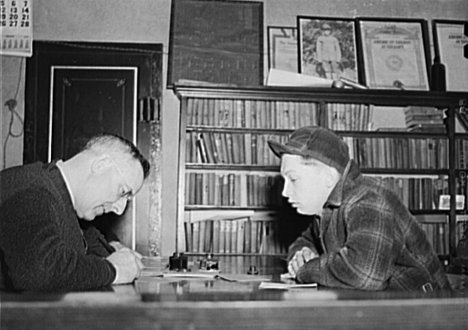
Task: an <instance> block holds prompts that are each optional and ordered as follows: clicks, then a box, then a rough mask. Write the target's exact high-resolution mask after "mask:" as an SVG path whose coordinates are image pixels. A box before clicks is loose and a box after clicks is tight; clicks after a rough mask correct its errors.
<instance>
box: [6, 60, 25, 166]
mask: <svg viewBox="0 0 468 330" xmlns="http://www.w3.org/2000/svg"><path fill="white" fill-rule="evenodd" d="M24 61H25V60H24V58H21V59H20V65H19V72H18V82H17V84H16V91H15V94H14V96H13V98H12V99H9V100H8V101H6V102H5V104H4V106H7V107H8V110H10V112H11V117H10V124H9V126H8V134H7V136H6V138H5V142H4V144H3V168H2V169H5V168H6V154H7V152H6V151H7V150H6V149H7V145H8V140H9V139H10V136H11V137H13V138H18V137H20V136H21V135H23V132H24V120H23V118H21V116H20V114H19V113H18V111H17V110H16V107H17V106H18V101H17V98H18V93H19V88H20V84H21V74H22V72H23V63H24ZM15 116H16V117H17V118H18V120H19V121H20V123H21V131H20V132H19V133H16V134H15V133H14V132H13V124H14V122H15Z"/></svg>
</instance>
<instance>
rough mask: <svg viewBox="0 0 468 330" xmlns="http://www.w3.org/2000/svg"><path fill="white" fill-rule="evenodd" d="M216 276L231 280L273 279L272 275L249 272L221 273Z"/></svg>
mask: <svg viewBox="0 0 468 330" xmlns="http://www.w3.org/2000/svg"><path fill="white" fill-rule="evenodd" d="M216 278H219V279H221V280H225V281H229V282H259V281H269V280H271V276H261V275H249V274H219V275H218V276H216Z"/></svg>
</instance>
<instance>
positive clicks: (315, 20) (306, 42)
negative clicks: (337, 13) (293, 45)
mask: <svg viewBox="0 0 468 330" xmlns="http://www.w3.org/2000/svg"><path fill="white" fill-rule="evenodd" d="M297 28H298V58H299V61H298V63H299V72H300V73H302V74H306V75H311V76H315V77H319V78H326V79H330V80H338V79H339V78H341V77H343V78H347V79H349V80H352V81H355V82H358V81H359V63H358V58H357V51H356V50H357V48H356V23H355V20H354V19H353V18H342V17H321V16H297Z"/></svg>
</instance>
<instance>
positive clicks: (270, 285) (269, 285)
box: [259, 282, 317, 290]
mask: <svg viewBox="0 0 468 330" xmlns="http://www.w3.org/2000/svg"><path fill="white" fill-rule="evenodd" d="M316 287H317V283H309V284H299V283H279V282H262V283H260V286H259V288H260V289H277V290H289V289H301V288H316Z"/></svg>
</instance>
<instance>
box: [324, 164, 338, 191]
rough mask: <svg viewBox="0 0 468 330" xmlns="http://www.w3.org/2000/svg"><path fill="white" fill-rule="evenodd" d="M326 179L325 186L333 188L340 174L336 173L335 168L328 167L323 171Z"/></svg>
mask: <svg viewBox="0 0 468 330" xmlns="http://www.w3.org/2000/svg"><path fill="white" fill-rule="evenodd" d="M325 172H326V173H325V175H326V179H327V181H326V182H327V186H328V187H334V186H335V185H336V183H337V182H338V181H339V180H340V177H341V175H340V173H339V172H338V171H337V169H336V168H334V167H331V166H328V167H327V170H326V171H325Z"/></svg>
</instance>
